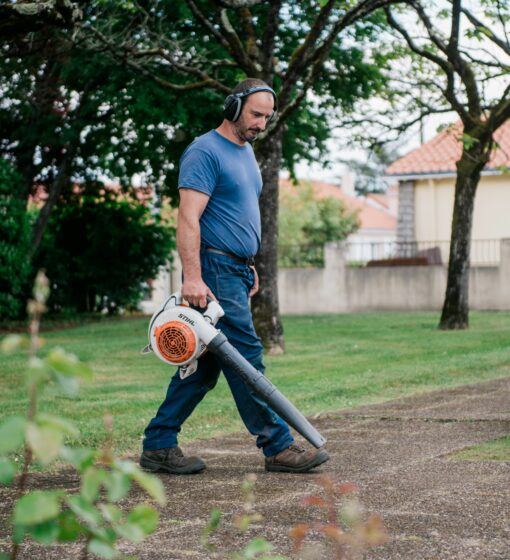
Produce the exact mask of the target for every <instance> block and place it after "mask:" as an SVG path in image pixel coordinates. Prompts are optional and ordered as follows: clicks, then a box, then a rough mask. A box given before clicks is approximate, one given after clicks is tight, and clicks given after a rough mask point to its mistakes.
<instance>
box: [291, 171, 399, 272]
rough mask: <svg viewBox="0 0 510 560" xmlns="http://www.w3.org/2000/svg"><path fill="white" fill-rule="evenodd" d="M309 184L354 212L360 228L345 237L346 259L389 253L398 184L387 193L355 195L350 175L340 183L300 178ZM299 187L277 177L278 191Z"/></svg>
mask: <svg viewBox="0 0 510 560" xmlns="http://www.w3.org/2000/svg"><path fill="white" fill-rule="evenodd" d="M299 183H300V184H309V185H310V186H311V187H312V189H313V192H314V195H315V196H316V197H317V198H336V199H338V200H341V201H342V202H343V203H344V205H345V207H346V208H347V210H349V211H355V212H357V215H358V220H359V224H360V227H359V229H358V230H357V231H356V232H355V233H353V234H351V235H350V236H349V237H348V238H347V243H348V253H347V259H348V261H351V262H366V261H369V260H372V259H379V258H383V257H386V256H388V255H389V254H390V253H391V252H392V250H393V247H394V245H395V242H396V239H397V213H398V185H397V184H395V185H394V186H392V187H390V188H389V189H388V191H387V193H377V194H376V193H373V194H368V195H367V196H356V194H355V191H354V181H353V180H352V177H351V176H350V175H348V174H347V175H345V176H344V177H343V178H342V184H341V185H335V184H333V183H327V182H323V181H314V180H311V181H308V180H307V181H304V180H301V181H299ZM298 188H299V185H298V186H296V185H294V184H292V183H291V181H290V180H288V179H280V190H285V191H287V192H288V191H291V192H292V191H295V190H296V189H298Z"/></svg>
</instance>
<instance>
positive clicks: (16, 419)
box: [0, 416, 27, 455]
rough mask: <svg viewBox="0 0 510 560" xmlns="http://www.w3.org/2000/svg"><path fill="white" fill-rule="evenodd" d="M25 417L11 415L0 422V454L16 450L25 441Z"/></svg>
mask: <svg viewBox="0 0 510 560" xmlns="http://www.w3.org/2000/svg"><path fill="white" fill-rule="evenodd" d="M26 422H27V421H26V419H25V418H24V417H23V416H11V417H9V418H7V420H5V421H4V422H2V424H0V455H5V454H7V453H10V452H11V451H16V449H18V448H20V447H21V446H22V445H23V443H24V442H25V426H26Z"/></svg>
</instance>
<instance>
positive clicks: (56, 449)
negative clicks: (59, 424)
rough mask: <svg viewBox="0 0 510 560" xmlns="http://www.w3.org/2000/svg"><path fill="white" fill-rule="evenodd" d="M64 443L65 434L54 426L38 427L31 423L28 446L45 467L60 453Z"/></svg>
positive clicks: (28, 432) (29, 425) (28, 429)
mask: <svg viewBox="0 0 510 560" xmlns="http://www.w3.org/2000/svg"><path fill="white" fill-rule="evenodd" d="M63 442H64V434H63V433H62V431H61V430H60V429H58V428H55V427H52V426H38V425H37V424H35V423H34V422H29V424H28V426H27V444H28V446H29V447H30V449H32V451H33V453H34V456H35V457H36V459H38V460H39V461H41V463H42V464H43V465H47V464H48V463H51V461H53V460H54V459H56V458H57V457H58V455H59V453H60V448H61V446H62V444H63Z"/></svg>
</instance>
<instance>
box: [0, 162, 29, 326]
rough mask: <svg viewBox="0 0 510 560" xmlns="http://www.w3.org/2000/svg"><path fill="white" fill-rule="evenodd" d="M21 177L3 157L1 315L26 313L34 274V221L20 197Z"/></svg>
mask: <svg viewBox="0 0 510 560" xmlns="http://www.w3.org/2000/svg"><path fill="white" fill-rule="evenodd" d="M21 182H22V179H21V177H20V176H19V175H18V174H17V173H16V171H15V170H14V169H13V168H12V166H11V165H10V164H9V163H8V162H7V161H6V160H5V159H2V158H0V317H2V319H19V318H20V317H21V316H22V315H24V313H25V305H24V303H25V301H26V293H27V291H28V287H29V276H30V264H29V263H30V260H29V251H30V224H29V219H28V215H27V212H26V208H25V202H24V201H23V200H22V199H21V198H18V197H17V193H18V192H19V190H20V189H21Z"/></svg>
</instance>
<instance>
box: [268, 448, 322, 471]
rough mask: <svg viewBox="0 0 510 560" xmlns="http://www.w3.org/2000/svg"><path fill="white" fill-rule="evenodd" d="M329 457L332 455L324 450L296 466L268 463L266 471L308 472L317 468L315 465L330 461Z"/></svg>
mask: <svg viewBox="0 0 510 560" xmlns="http://www.w3.org/2000/svg"><path fill="white" fill-rule="evenodd" d="M329 459H330V457H329V455H328V453H327V452H326V451H324V450H322V451H320V452H319V453H318V454H317V456H316V457H314V458H313V459H312V460H311V461H308V463H304V464H302V465H299V466H296V467H294V466H290V465H282V464H280V463H266V471H269V472H288V473H302V472H308V471H310V470H312V469H315V467H318V466H320V465H322V464H323V463H325V462H326V461H329Z"/></svg>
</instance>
